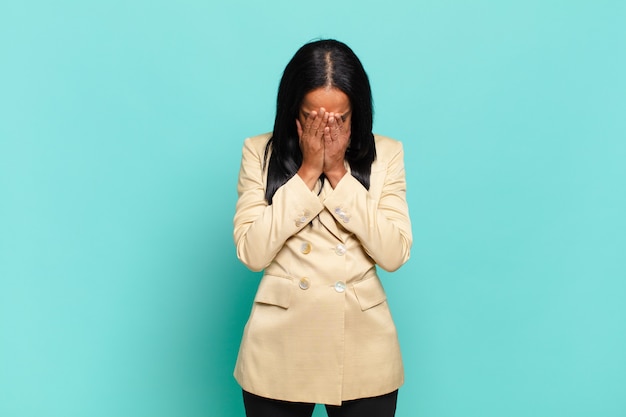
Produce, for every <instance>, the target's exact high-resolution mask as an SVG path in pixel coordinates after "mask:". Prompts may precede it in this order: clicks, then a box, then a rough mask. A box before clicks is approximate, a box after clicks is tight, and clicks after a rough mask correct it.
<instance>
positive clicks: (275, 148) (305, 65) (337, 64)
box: [265, 39, 376, 204]
mask: <svg viewBox="0 0 626 417" xmlns="http://www.w3.org/2000/svg"><path fill="white" fill-rule="evenodd" d="M320 87H332V88H337V89H338V90H341V91H342V92H343V93H345V94H346V95H347V96H348V98H349V99H350V105H351V107H352V124H351V135H350V145H349V147H348V149H347V150H346V156H345V158H346V161H347V162H348V164H349V165H350V171H351V173H352V176H354V177H355V178H356V179H357V180H358V181H359V182H360V183H361V184H363V186H364V187H365V188H367V189H369V185H370V173H371V166H372V162H374V159H376V146H375V144H374V135H373V134H372V124H373V120H374V112H373V108H372V90H371V88H370V83H369V79H368V78H367V74H366V73H365V69H364V68H363V65H362V64H361V61H359V58H358V57H357V56H356V55H355V54H354V52H353V51H352V49H350V48H349V47H348V45H346V44H344V43H342V42H339V41H336V40H332V39H329V40H319V41H314V42H310V43H307V44H305V45H304V46H302V47H301V48H300V49H299V50H298V51H297V52H296V54H295V55H294V56H293V58H291V61H289V63H288V64H287V67H285V71H284V72H283V76H282V78H281V80H280V85H279V87H278V97H277V100H276V119H275V120H274V131H273V134H272V137H271V139H270V140H269V142H268V143H267V146H266V148H265V162H266V163H267V162H268V161H267V159H268V158H267V157H268V155H269V154H270V149H271V156H270V157H269V165H268V167H267V188H266V191H265V199H266V200H267V202H268V204H272V197H273V196H274V193H275V192H276V190H278V189H279V188H280V187H281V186H282V185H283V184H285V183H286V182H287V181H288V180H289V179H290V178H291V177H293V176H294V175H295V174H296V172H298V169H299V168H300V165H301V164H302V151H301V150H300V140H299V137H298V131H297V128H296V119H297V118H298V114H299V112H300V106H301V105H302V100H303V99H304V96H305V95H306V94H307V93H309V92H311V91H313V90H315V89H317V88H320ZM322 179H323V178H322Z"/></svg>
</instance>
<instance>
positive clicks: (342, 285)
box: [335, 281, 346, 292]
mask: <svg viewBox="0 0 626 417" xmlns="http://www.w3.org/2000/svg"><path fill="white" fill-rule="evenodd" d="M345 290H346V283H345V282H343V281H337V282H335V291H337V292H344V291H345Z"/></svg>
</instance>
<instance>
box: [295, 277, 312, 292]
mask: <svg viewBox="0 0 626 417" xmlns="http://www.w3.org/2000/svg"><path fill="white" fill-rule="evenodd" d="M298 286H299V287H300V289H301V290H308V289H309V287H310V286H311V282H310V281H309V279H308V278H300V282H299V283H298Z"/></svg>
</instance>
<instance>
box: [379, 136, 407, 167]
mask: <svg viewBox="0 0 626 417" xmlns="http://www.w3.org/2000/svg"><path fill="white" fill-rule="evenodd" d="M374 143H375V144H376V161H379V162H388V161H389V160H391V159H395V158H397V157H398V155H402V154H403V148H402V142H400V141H399V140H396V139H392V138H390V137H388V136H383V135H376V134H375V135H374Z"/></svg>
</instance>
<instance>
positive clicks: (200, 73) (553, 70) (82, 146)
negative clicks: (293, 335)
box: [0, 0, 626, 417]
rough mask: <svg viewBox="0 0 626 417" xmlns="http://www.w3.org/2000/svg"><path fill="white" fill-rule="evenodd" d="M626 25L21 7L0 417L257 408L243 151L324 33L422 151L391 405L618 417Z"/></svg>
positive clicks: (441, 414)
mask: <svg viewBox="0 0 626 417" xmlns="http://www.w3.org/2000/svg"><path fill="white" fill-rule="evenodd" d="M624 22H626V3H624V2H622V1H617V0H616V1H608V0H589V1H575V0H569V1H565V0H563V1H552V0H547V1H546V0H525V1H517V0H515V1H460V0H459V1H455V0H448V1H434V0H431V1H383V2H381V1H376V2H374V1H365V0H344V1H339V2H332V3H331V2H329V3H319V2H294V1H287V0H281V1H272V2H253V1H223V2H217V1H213V0H211V1H200V0H182V1H181V0H178V1H160V0H156V1H154V0H152V1H148V0H140V1H126V0H125V1H121V0H107V1H104V0H101V1H67V0H59V1H55V2H47V1H42V0H34V1H28V0H26V1H12V0H10V1H3V2H2V4H1V5H0V61H1V62H0V415H1V416H3V417H100V416H101V417H112V416H120V417H144V416H145V417H165V416H167V417H170V416H171V417H179V416H186V417H200V416H207V417H209V416H210V417H212V416H235V417H236V416H243V407H242V405H241V399H240V391H239V388H238V386H237V384H236V383H235V381H234V380H233V378H232V369H233V366H234V362H235V358H236V354H237V349H238V345H239V340H240V336H241V332H242V329H243V326H244V324H245V321H246V318H247V315H248V312H249V310H250V306H251V302H252V298H253V296H254V291H255V289H256V284H257V282H258V280H259V275H258V274H255V273H251V272H249V271H248V270H246V268H245V267H244V266H242V265H241V264H240V263H239V262H238V261H237V259H236V256H235V250H234V244H233V240H232V216H233V214H234V206H235V201H236V181H237V173H238V169H239V161H240V156H241V145H242V143H243V139H244V138H245V137H247V136H251V135H255V134H258V133H262V132H266V131H269V130H271V128H272V124H273V115H274V105H275V97H276V89H277V86H278V81H279V78H280V75H281V74H282V70H283V68H284V66H285V65H286V63H287V61H288V60H289V59H290V58H291V56H292V55H293V54H294V53H295V51H296V50H297V48H298V47H300V46H301V45H302V44H303V43H305V42H307V41H309V40H312V39H315V38H319V37H333V38H337V39H340V40H343V41H344V42H346V43H348V44H349V45H350V46H351V47H352V48H353V49H354V51H355V52H356V53H357V55H359V57H360V58H361V59H362V61H363V64H364V66H365V68H366V70H367V71H368V73H369V76H370V80H371V83H372V87H373V92H374V101H375V111H376V119H375V131H376V132H378V133H381V134H385V135H388V136H392V137H395V138H397V139H399V140H401V141H403V143H404V146H405V151H406V164H407V175H408V177H407V181H408V199H409V204H410V210H411V215H412V220H413V230H414V236H415V243H414V246H413V251H412V258H411V259H410V261H409V262H408V263H407V264H406V265H405V266H404V267H403V268H402V269H400V270H399V271H398V272H396V273H394V274H382V275H383V281H384V284H385V287H386V289H387V292H388V296H389V299H390V305H391V308H392V312H393V314H394V317H395V319H396V321H397V326H398V329H399V332H400V338H401V344H402V349H403V354H404V358H405V365H406V374H407V380H406V384H405V386H404V387H403V388H402V389H401V391H400V398H399V404H398V414H397V415H398V416H399V417H412V416H424V417H492V416H493V417H496V416H506V417H526V416H532V417H552V416H568V417H578V416H580V417H583V416H585V417H587V416H600V417H623V416H624V415H626V395H625V393H626V301H625V299H626V266H625V261H626V81H625V78H626V77H625V74H626V56H625V55H626V53H625V51H626V45H625V41H626V25H625V24H624ZM311 320H315V317H311ZM316 415H317V416H321V415H324V413H323V411H322V408H321V407H318V409H317V410H316Z"/></svg>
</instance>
